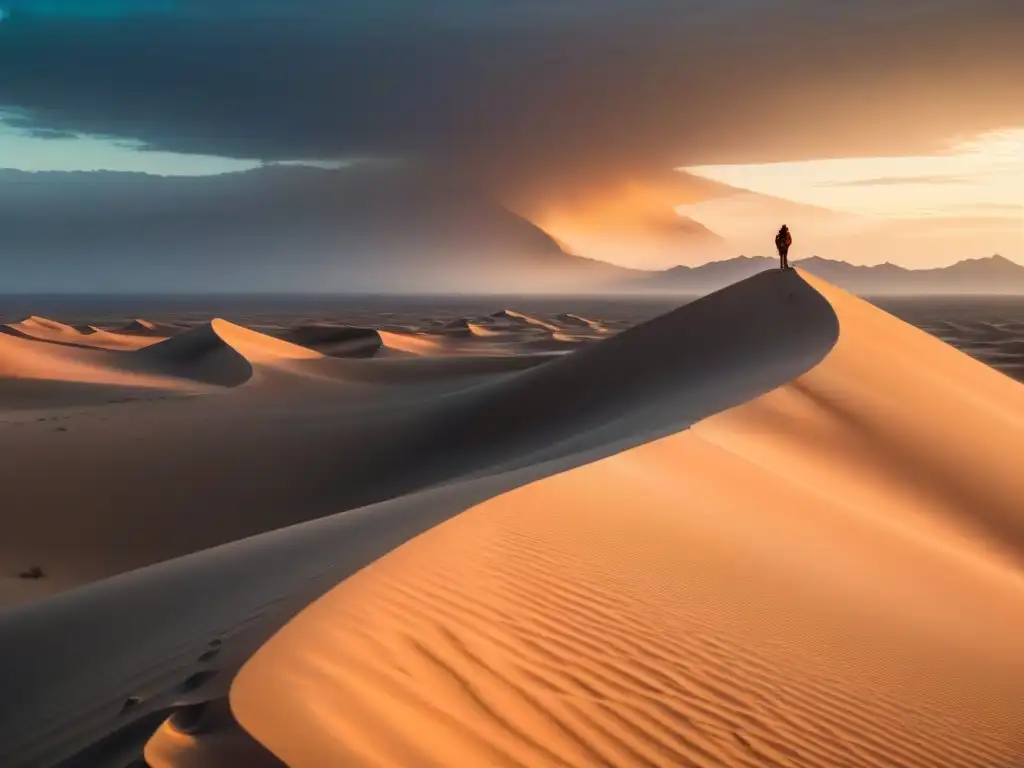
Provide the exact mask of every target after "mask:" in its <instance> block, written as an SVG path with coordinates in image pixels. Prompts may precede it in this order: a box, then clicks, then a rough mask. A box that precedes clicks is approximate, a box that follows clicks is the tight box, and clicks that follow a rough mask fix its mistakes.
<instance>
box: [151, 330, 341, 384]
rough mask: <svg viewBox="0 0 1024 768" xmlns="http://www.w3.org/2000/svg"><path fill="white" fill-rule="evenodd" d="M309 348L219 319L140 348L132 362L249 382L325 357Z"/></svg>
mask: <svg viewBox="0 0 1024 768" xmlns="http://www.w3.org/2000/svg"><path fill="white" fill-rule="evenodd" d="M321 359H323V355H321V354H320V353H319V352H317V351H315V350H312V349H309V348H307V347H302V346H299V345H298V344H292V343H290V342H287V341H282V340H280V339H275V338H273V337H272V336H267V335H265V334H262V333H257V332H256V331H252V330H249V329H248V328H243V327H242V326H240V325H235V324H234V323H229V322H228V321H227V320H221V319H219V318H218V319H214V320H211V321H210V322H209V323H206V324H204V325H201V326H199V327H197V328H192V329H190V330H188V331H185V332H183V333H180V334H178V335H177V336H172V337H171V338H169V339H167V340H166V341H163V342H160V343H159V344H154V345H153V346H151V347H147V348H146V349H144V350H140V351H139V352H137V353H136V354H135V355H134V356H133V358H132V360H131V364H132V365H140V364H141V365H144V366H147V367H152V368H154V369H156V370H159V371H161V372H163V373H166V374H169V375H174V376H180V377H182V378H187V379H194V380H196V381H201V382H205V383H209V384H217V385H220V386H224V387H234V386H238V385H239V384H243V383H245V382H247V381H249V379H250V378H252V377H253V376H254V375H256V373H257V371H258V370H259V369H261V368H263V369H277V370H286V371H293V372H297V371H299V370H300V368H299V364H300V361H309V360H321Z"/></svg>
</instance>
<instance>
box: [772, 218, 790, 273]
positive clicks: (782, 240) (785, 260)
mask: <svg viewBox="0 0 1024 768" xmlns="http://www.w3.org/2000/svg"><path fill="white" fill-rule="evenodd" d="M792 244H793V236H792V235H791V234H789V227H787V226H786V225H785V224H783V225H782V228H781V229H779V233H778V234H777V235H775V247H776V249H778V251H779V262H780V263H781V266H782V268H783V269H789V246H791V245H792Z"/></svg>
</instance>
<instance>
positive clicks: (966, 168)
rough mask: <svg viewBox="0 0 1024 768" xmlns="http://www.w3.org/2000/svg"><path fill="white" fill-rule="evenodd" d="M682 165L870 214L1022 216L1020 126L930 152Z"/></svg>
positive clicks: (1023, 137) (775, 193)
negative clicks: (939, 151) (902, 154)
mask: <svg viewBox="0 0 1024 768" xmlns="http://www.w3.org/2000/svg"><path fill="white" fill-rule="evenodd" d="M684 170H685V171H687V172H688V173H691V174H694V175H696V176H699V177H702V178H705V179H709V180H711V181H716V182H720V183H723V184H728V185H730V186H733V187H737V188H740V189H743V190H748V191H750V192H756V193H758V194H762V195H770V196H772V197H776V198H782V199H785V200H789V201H792V202H795V203H801V204H804V205H814V206H819V207H823V208H828V209H831V210H833V211H837V212H841V213H850V214H859V215H863V216H870V217H878V218H886V219H927V218H934V217H950V218H954V217H955V218H962V217H1000V218H1002V217H1007V216H1013V215H1015V214H1016V215H1021V216H1024V183H1022V180H1024V128H1009V129H1005V130H1001V131H993V132H991V133H986V134H983V135H981V136H978V137H975V138H972V139H970V140H967V141H961V142H958V143H956V144H954V145H952V146H951V147H950V150H949V151H948V152H946V153H942V154H935V155H921V156H906V157H858V158H836V159H827V160H805V161H798V162H783V163H761V164H756V165H705V166H695V167H690V168H685V169H684Z"/></svg>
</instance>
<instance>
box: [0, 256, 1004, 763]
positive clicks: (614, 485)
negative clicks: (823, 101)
mask: <svg viewBox="0 0 1024 768" xmlns="http://www.w3.org/2000/svg"><path fill="white" fill-rule="evenodd" d="M445 325H447V326H448V328H447V331H450V333H446V332H445V329H444V328H443V327H442V326H445ZM477 325H478V326H479V327H480V328H482V329H485V330H487V331H488V332H489V333H488V334H483V335H479V336H478V335H476V334H474V333H473V332H472V328H473V327H474V326H477ZM595 325H598V326H599V325H600V324H599V323H598V322H597V321H590V320H585V319H584V318H583V317H582V316H579V315H574V314H570V313H562V314H559V315H554V314H551V315H543V316H540V313H538V316H533V315H532V314H531V315H527V314H524V313H520V312H518V311H516V310H503V311H501V312H498V313H495V314H493V315H492V316H491V317H490V318H487V317H476V316H472V315H467V316H464V317H458V318H455V319H454V320H453V319H452V318H451V317H450V316H449V317H448V318H447V319H446V320H444V322H442V323H438V324H437V325H435V326H428V327H432V328H434V331H438V330H439V329H440V330H439V332H434V331H431V332H427V330H426V329H425V328H424V327H412V326H410V327H408V328H407V329H406V330H398V328H400V327H402V326H400V325H398V324H397V323H396V324H395V325H393V326H390V327H391V328H393V330H383V329H380V330H378V329H353V328H342V327H340V326H333V327H331V326H326V325H320V324H308V323H307V324H304V325H302V326H298V327H296V328H292V329H289V330H286V331H282V332H281V333H280V334H279V335H280V336H281V337H282V338H273V337H271V336H269V335H267V334H262V333H257V332H256V331H253V330H250V329H247V328H244V327H241V326H239V325H236V324H234V323H230V322H227V321H225V320H220V319H215V320H213V321H211V322H209V323H207V324H205V325H201V326H198V327H195V328H193V329H191V330H187V331H184V332H181V333H179V334H177V335H175V336H174V337H172V338H170V339H168V340H166V341H161V342H158V343H155V344H153V345H151V346H149V347H146V348H145V349H141V350H138V351H111V350H96V349H81V348H76V347H72V346H67V345H62V344H55V343H51V342H49V341H43V340H41V339H29V338H19V337H17V336H15V335H0V385H3V384H4V382H8V383H9V382H14V381H20V382H23V381H25V380H26V377H27V376H28V375H29V373H30V372H34V373H33V375H35V376H36V379H33V381H37V380H41V378H40V374H46V375H48V376H50V377H51V380H52V379H53V377H56V376H58V374H59V376H60V377H62V378H61V379H60V380H62V381H68V382H73V381H78V380H80V379H81V377H83V376H86V375H91V376H94V377H98V380H99V381H100V382H101V383H103V385H104V386H111V382H114V383H117V382H120V381H122V379H120V378H118V377H126V378H133V377H151V378H152V380H153V381H155V382H166V384H161V386H166V387H167V388H168V391H176V392H188V393H191V394H200V393H216V394H215V395H205V394H204V396H201V397H189V398H187V399H178V400H175V399H169V400H152V401H150V400H145V401H138V402H132V403H125V404H121V405H117V406H110V407H102V408H80V409H77V410H75V409H66V408H58V407H50V408H49V409H45V408H44V409H43V410H41V411H37V412H32V413H26V414H23V413H22V411H21V410H20V409H19V406H18V404H17V403H16V402H13V401H10V402H9V401H6V400H4V394H3V389H2V386H0V416H2V419H0V421H2V422H4V423H0V451H2V453H3V456H4V461H3V463H2V464H0V472H2V473H3V474H2V477H0V480H2V481H3V487H4V489H5V497H4V498H5V535H4V537H2V539H0V569H2V571H3V573H5V574H10V575H9V576H3V577H0V605H5V606H7V608H6V610H4V611H2V612H0V679H2V680H3V681H4V688H5V695H4V696H0V764H2V765H3V766H5V768H6V767H7V766H12V768H18V767H20V766H49V765H56V764H59V763H60V761H62V760H66V759H68V758H72V757H74V756H77V759H78V761H79V764H101V762H100V761H101V758H109V757H111V756H112V755H113V754H114V751H115V750H121V752H120V753H119V754H123V755H132V754H135V755H138V754H141V752H142V750H143V749H144V750H145V754H146V757H147V759H148V760H149V761H150V764H152V765H154V766H155V767H159V766H173V765H203V766H226V765H240V764H245V765H254V766H257V767H258V768H261V767H262V766H264V765H267V766H276V765H277V764H278V761H279V763H280V764H284V765H288V766H291V767H292V768H301V767H302V766H310V768H321V767H322V766H325V765H401V766H421V765H422V766H427V765H467V766H471V765H488V766H492V765H493V766H504V765H508V766H513V765H515V766H523V765H529V766H547V765H552V766H555V765H559V766H565V765H573V766H576V765H579V766H603V765H623V766H625V765H637V766H640V765H644V766H648V765H664V766H680V765H694V766H713V765H729V766H732V765H737V766H751V768H754V767H755V766H773V765H777V766H811V767H812V768H813V767H815V766H822V767H824V766H835V765H852V766H861V765H863V766H879V767H880V768H881V767H883V766H884V767H885V768H889V766H893V765H901V766H907V767H908V768H933V767H934V766H944V765H951V766H952V765H963V766H979V767H981V766H985V767H986V768H987V767H988V766H1002V765H1007V766H1008V765H1012V764H1013V761H1014V760H1015V759H1016V758H1017V757H1018V755H1019V751H1020V734H1021V733H1022V732H1024V715H1022V714H1021V713H1022V712H1024V649H1022V647H1021V644H1020V642H1019V637H1020V633H1021V630H1022V628H1024V588H1022V586H1021V584H1022V580H1021V573H1022V571H1021V569H1022V568H1024V514H1022V513H1021V506H1020V504H1021V499H1024V476H1022V475H1021V473H1020V471H1019V466H1018V465H1019V460H1018V457H1019V456H1020V455H1024V387H1022V386H1021V384H1019V383H1017V382H1015V381H1013V380H1012V379H1010V378H1008V377H1006V376H1004V375H1002V374H1000V373H998V372H996V371H994V370H992V369H991V368H989V367H987V366H986V365H984V364H982V363H980V362H978V361H977V360H973V359H971V358H970V357H968V356H966V355H964V354H962V353H960V352H958V351H956V350H955V349H953V348H952V347H950V346H948V345H946V344H944V343H943V342H941V341H939V340H938V339H936V338H935V337H934V336H931V335H928V334H927V333H925V332H923V331H920V330H917V329H915V328H913V327H911V326H909V325H907V324H905V323H903V322H901V321H899V320H897V319H896V318H895V317H893V316H892V315H889V314H887V313H885V312H883V311H882V310H880V309H878V308H876V307H874V306H872V305H870V304H868V303H866V302H864V301H862V300H860V299H857V298H855V297H853V296H851V295H850V294H848V293H846V292H844V291H842V290H840V289H837V288H835V287H833V286H832V285H830V284H828V283H827V282H825V281H823V280H821V279H820V278H816V277H813V276H810V275H809V274H806V273H803V272H800V271H792V272H780V271H777V270H770V271H766V272H763V273H760V274H757V275H755V276H753V277H751V278H748V279H746V280H744V281H741V282H739V283H737V284H735V285H731V286H730V287H728V288H726V289H724V290H722V291H719V292H716V293H713V294H711V295H708V296H705V297H703V298H701V299H698V300H696V301H693V302H691V303H689V304H686V305H684V306H682V307H679V308H678V309H675V310H673V311H670V312H668V313H665V314H662V315H660V316H658V317H655V318H654V319H652V320H650V321H647V322H644V323H640V324H637V325H635V326H633V327H631V328H629V329H627V330H624V331H622V332H619V333H615V334H602V333H600V332H599V331H600V328H595ZM463 330H467V331H470V333H469V334H468V335H463V334H462V331H463ZM370 331H372V333H373V334H376V338H378V339H379V341H380V348H379V350H378V351H377V352H375V353H374V355H373V356H372V357H366V358H360V356H358V355H354V356H351V357H349V356H346V355H345V354H340V353H339V354H334V355H332V354H331V351H332V350H333V351H335V352H340V350H337V349H335V347H334V345H336V344H344V343H348V341H349V340H351V339H355V340H358V341H360V342H361V341H362V340H364V339H368V338H370V337H371V336H370ZM577 333H578V334H580V336H579V337H577V336H575V335H574V334H577ZM299 342H303V343H299ZM555 342H557V343H560V344H564V345H566V349H567V350H570V349H571V350H572V351H570V352H568V353H567V354H540V353H536V352H534V351H533V350H534V349H536V348H537V347H535V346H534V345H543V344H547V343H555ZM502 345H505V346H502ZM472 349H475V350H477V353H476V354H473V353H471V352H470V351H469V350H472ZM513 349H518V350H519V353H513V352H512V351H510V350H513ZM321 350H323V351H321ZM503 351H504V352H505V354H501V353H502V352H503ZM389 352H390V353H393V354H388V353H389ZM399 353H404V354H399ZM12 402H13V407H12ZM61 404H63V401H61V400H59V398H55V399H54V400H53V401H52V402H51V406H56V405H61ZM37 413H41V414H42V415H37ZM58 429H59V430H60V431H58ZM58 480H59V482H58ZM143 532H144V533H143ZM33 566H38V569H39V571H38V573H36V572H34V571H32V570H31V569H32V567H33ZM27 573H36V575H35V576H34V577H32V578H28V577H25V576H22V577H19V576H18V575H17V574H27Z"/></svg>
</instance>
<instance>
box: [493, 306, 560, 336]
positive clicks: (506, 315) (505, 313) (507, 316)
mask: <svg viewBox="0 0 1024 768" xmlns="http://www.w3.org/2000/svg"><path fill="white" fill-rule="evenodd" d="M487 319H488V320H489V321H490V322H491V323H492V324H494V325H498V326H501V325H505V326H533V327H535V328H543V329H544V330H545V331H557V330H560V329H559V328H558V326H557V325H552V324H551V323H547V322H545V321H543V320H540V319H539V318H536V317H531V316H530V315H524V314H522V313H521V312H515V311H513V310H511V309H502V310H499V311H497V312H495V313H493V314H492V315H490V317H489V318H487Z"/></svg>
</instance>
